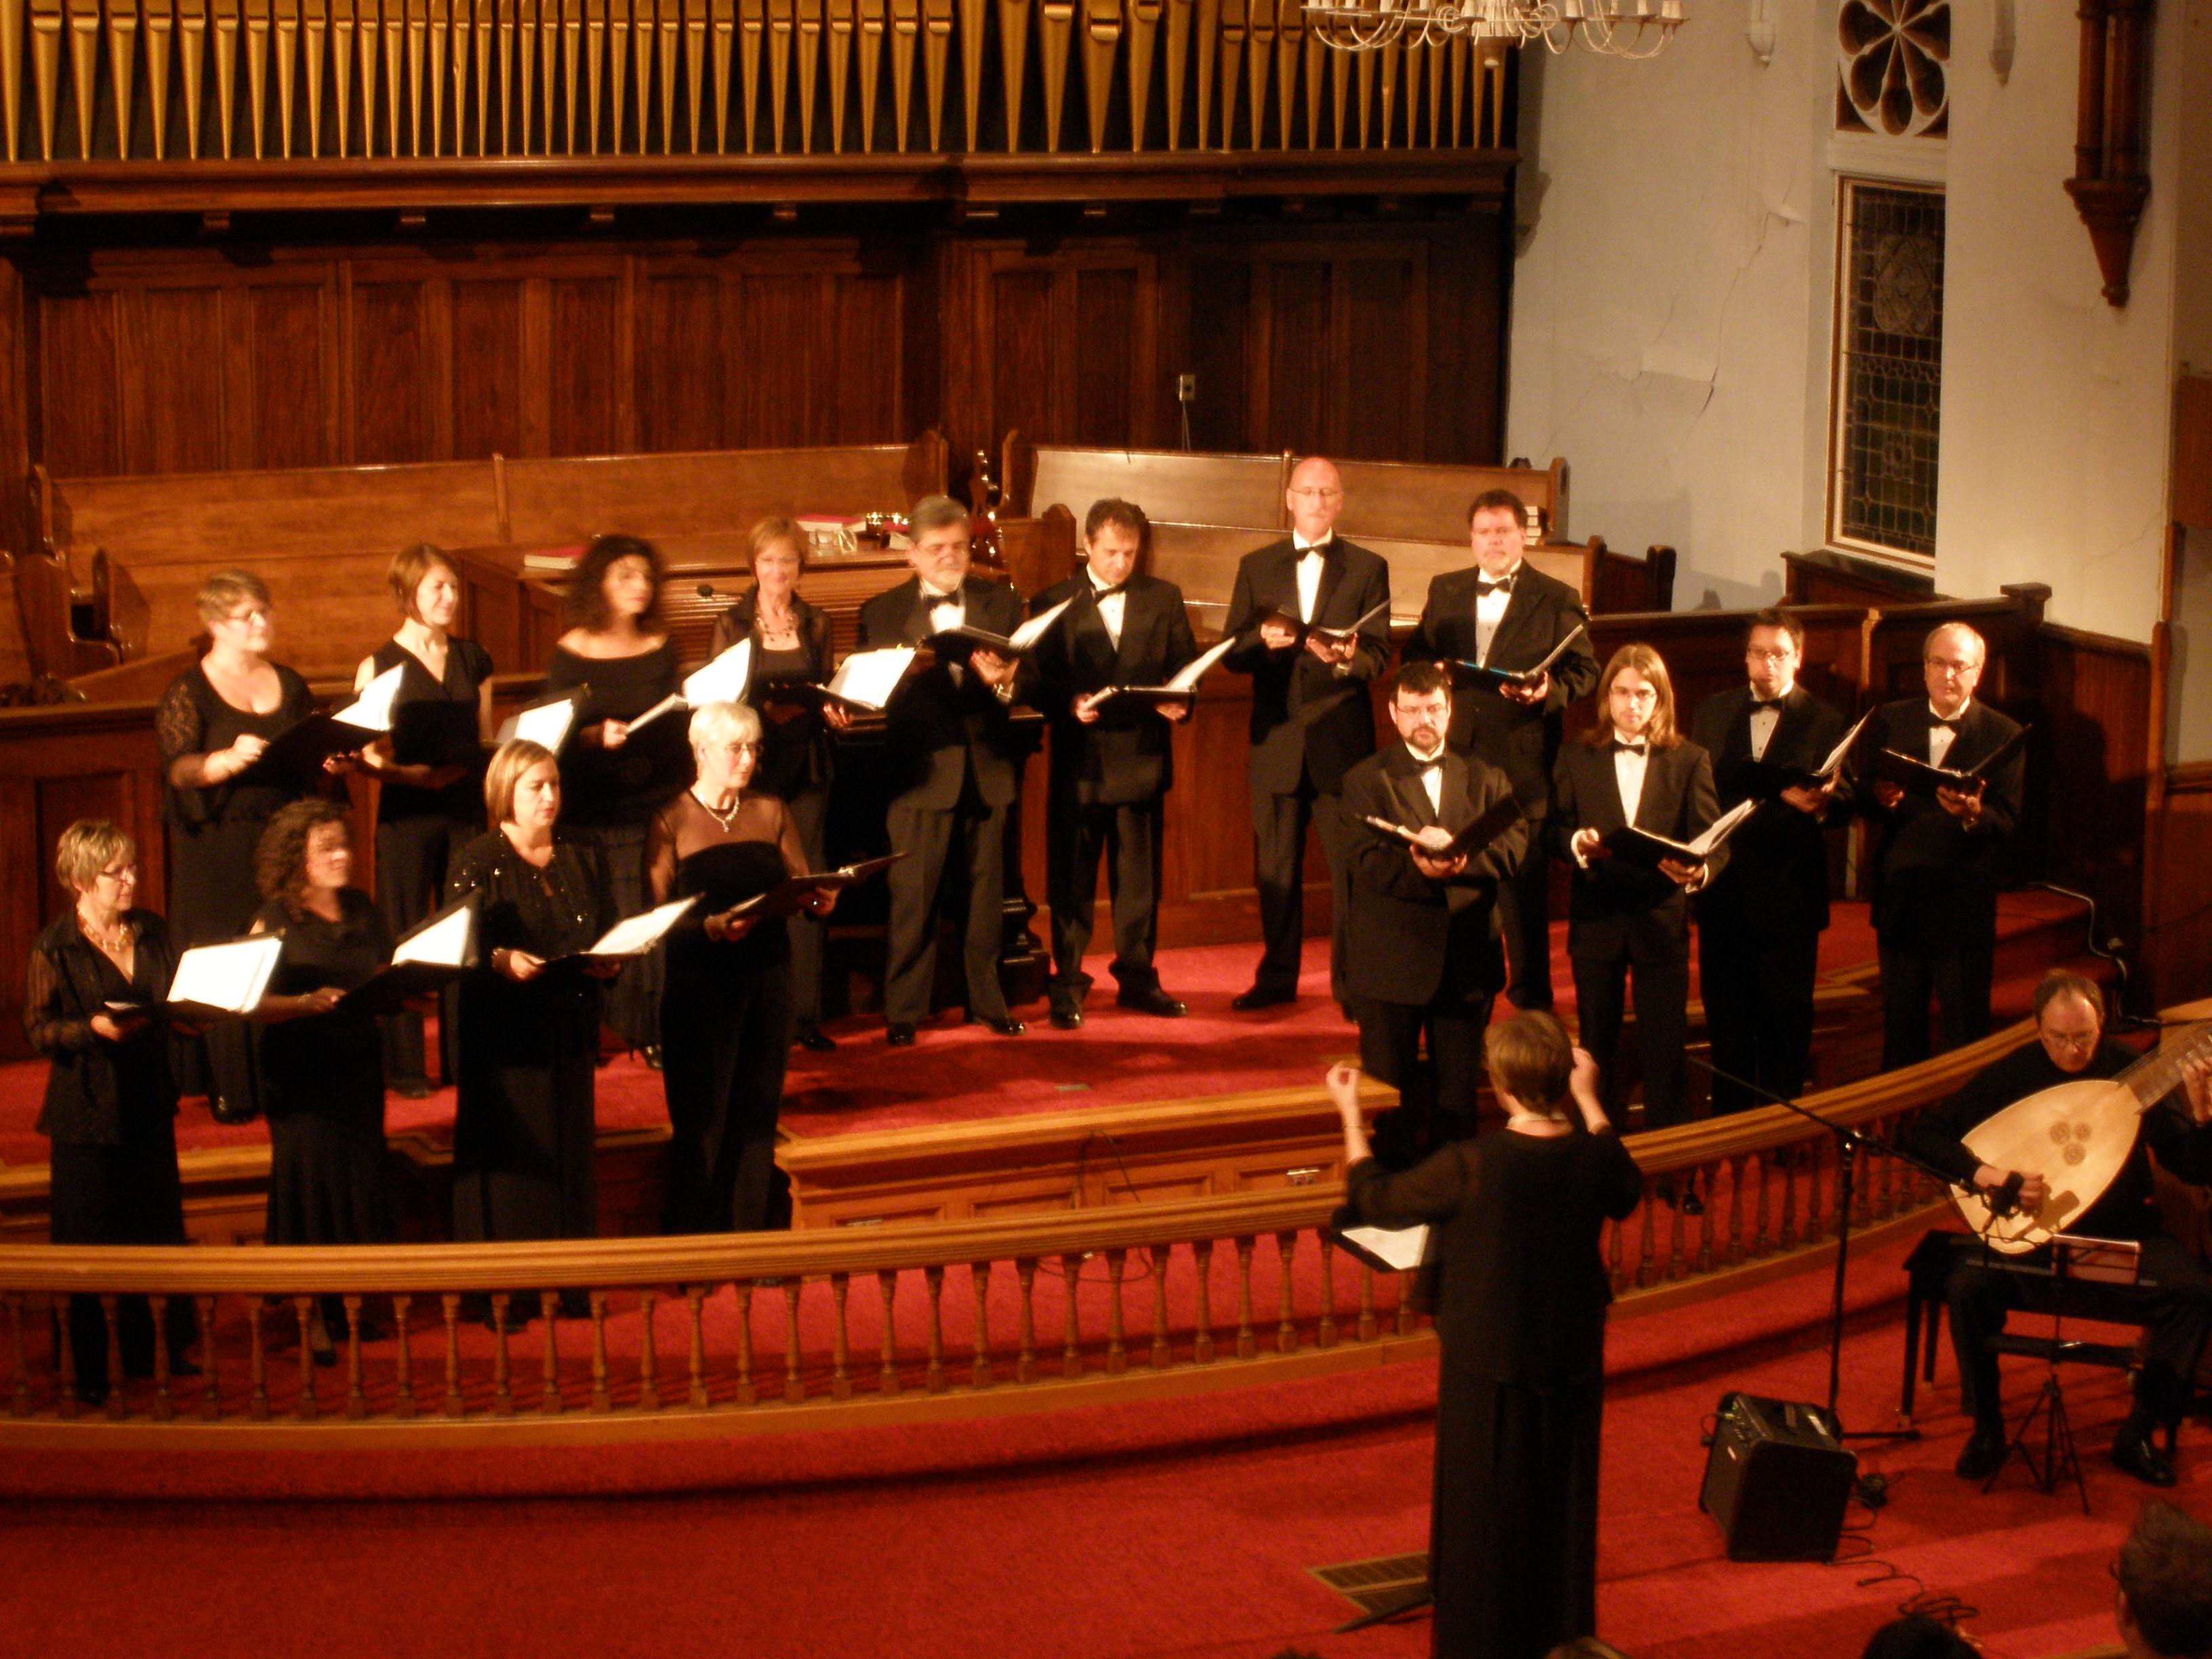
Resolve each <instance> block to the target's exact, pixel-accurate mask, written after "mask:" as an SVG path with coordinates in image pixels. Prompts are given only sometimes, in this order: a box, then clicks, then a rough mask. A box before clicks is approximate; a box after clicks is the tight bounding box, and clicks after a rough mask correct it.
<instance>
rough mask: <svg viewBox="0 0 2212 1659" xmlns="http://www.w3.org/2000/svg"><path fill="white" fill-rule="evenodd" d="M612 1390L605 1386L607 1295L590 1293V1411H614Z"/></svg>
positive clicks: (602, 1292)
mask: <svg viewBox="0 0 2212 1659" xmlns="http://www.w3.org/2000/svg"><path fill="white" fill-rule="evenodd" d="M614 1406H615V1396H614V1390H613V1389H610V1388H609V1387H608V1386H607V1293H606V1292H605V1291H592V1410H593V1411H595V1412H610V1411H612V1410H613V1409H614Z"/></svg>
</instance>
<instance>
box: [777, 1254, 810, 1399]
mask: <svg viewBox="0 0 2212 1659" xmlns="http://www.w3.org/2000/svg"><path fill="white" fill-rule="evenodd" d="M783 1397H784V1399H785V1401H787V1402H788V1403H789V1404H791V1405H793V1406H796V1405H798V1404H799V1401H803V1400H805V1398H806V1381H805V1378H804V1377H802V1376H799V1280H798V1279H785V1280H784V1281H783Z"/></svg>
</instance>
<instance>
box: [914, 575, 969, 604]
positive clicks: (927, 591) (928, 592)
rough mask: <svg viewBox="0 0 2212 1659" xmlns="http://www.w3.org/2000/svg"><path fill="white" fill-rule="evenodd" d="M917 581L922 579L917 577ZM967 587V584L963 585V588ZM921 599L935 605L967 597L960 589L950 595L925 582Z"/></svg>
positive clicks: (955, 589) (954, 590)
mask: <svg viewBox="0 0 2212 1659" xmlns="http://www.w3.org/2000/svg"><path fill="white" fill-rule="evenodd" d="M915 580H921V579H920V578H919V577H917V578H915ZM966 585H967V584H966V583H964V582H963V583H962V584H961V586H963V587H964V586H966ZM921 597H922V598H924V599H927V600H929V601H930V602H931V603H933V604H942V603H944V602H945V600H947V599H962V598H964V597H965V595H963V593H962V592H961V591H960V588H958V587H956V588H954V589H953V590H952V591H951V592H950V593H940V592H938V591H937V590H936V589H935V588H933V587H932V586H930V585H929V584H928V583H927V582H926V581H925V582H922V584H921Z"/></svg>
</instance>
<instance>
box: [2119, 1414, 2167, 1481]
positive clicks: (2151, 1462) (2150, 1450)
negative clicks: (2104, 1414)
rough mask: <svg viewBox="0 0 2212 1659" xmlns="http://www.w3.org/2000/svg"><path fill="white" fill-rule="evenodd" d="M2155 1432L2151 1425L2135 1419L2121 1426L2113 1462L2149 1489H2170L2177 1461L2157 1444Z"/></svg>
mask: <svg viewBox="0 0 2212 1659" xmlns="http://www.w3.org/2000/svg"><path fill="white" fill-rule="evenodd" d="M2152 1432H2153V1431H2152V1429H2151V1426H2150V1425H2148V1423H2141V1424H2139V1423H2137V1422H2136V1421H2135V1420H2134V1419H2129V1420H2128V1421H2127V1422H2125V1423H2123V1424H2121V1425H2120V1431H2119V1434H2118V1436H2117V1437H2115V1438H2114V1439H2113V1441H2112V1462H2115V1463H2117V1464H2118V1465H2119V1467H2120V1468H2122V1469H2123V1470H2124V1471H2125V1472H2126V1473H2128V1474H2131V1475H2133V1476H2135V1478H2136V1480H2140V1481H2142V1483H2143V1485H2145V1486H2172V1484H2173V1481H2174V1474H2173V1460H2172V1458H2170V1457H2168V1456H2167V1455H2166V1454H2165V1453H2164V1452H2162V1451H2160V1449H2158V1447H2157V1446H2156V1445H2155V1444H2154V1443H2153V1442H2152V1440H2151V1434H2152Z"/></svg>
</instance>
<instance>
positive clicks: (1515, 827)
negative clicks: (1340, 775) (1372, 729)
mask: <svg viewBox="0 0 2212 1659" xmlns="http://www.w3.org/2000/svg"><path fill="white" fill-rule="evenodd" d="M1419 774H1420V763H1419V762H1418V761H1416V760H1415V759H1414V758H1413V751H1412V750H1409V749H1407V747H1406V745H1405V744H1402V743H1394V744H1391V745H1390V746H1389V748H1388V749H1385V750H1383V751H1382V752H1381V753H1380V754H1376V755H1370V756H1369V757H1367V758H1366V759H1365V760H1364V761H1362V762H1360V763H1359V764H1358V765H1357V766H1355V767H1353V768H1352V769H1351V770H1350V771H1349V772H1347V773H1346V774H1345V775H1344V810H1345V816H1346V817H1347V818H1349V819H1350V820H1351V824H1350V829H1351V836H1352V840H1351V848H1352V854H1351V859H1350V864H1351V870H1352V910H1351V915H1350V916H1349V917H1348V918H1347V919H1346V934H1345V950H1346V966H1345V973H1346V981H1347V984H1348V987H1349V988H1350V990H1351V992H1352V994H1353V995H1354V996H1358V997H1372V998H1375V999H1376V1000H1380V1001H1383V1002H1401V1003H1408V1004H1411V1005H1413V1006H1424V1005H1425V1004H1427V1003H1429V1002H1430V1001H1431V1000H1434V999H1435V997H1436V996H1437V994H1438V993H1439V992H1449V993H1450V994H1454V995H1458V996H1473V995H1474V994H1493V993H1495V992H1497V991H1498V989H1499V988H1500V987H1503V986H1504V983H1505V958H1504V955H1503V954H1502V953H1501V952H1500V951H1499V949H1498V916H1497V911H1496V909H1495V908H1494V906H1495V901H1496V899H1497V895H1498V882H1499V881H1501V880H1503V879H1504V878H1505V877H1507V876H1509V875H1510V874H1511V873H1512V872H1514V871H1515V870H1516V869H1518V868H1519V867H1520V866H1521V861H1522V859H1523V858H1524V857H1526V856H1527V854H1528V820H1527V819H1526V818H1516V819H1515V820H1514V822H1513V823H1512V824H1511V825H1510V826H1509V827H1508V828H1507V829H1505V830H1504V832H1502V833H1501V834H1500V835H1498V836H1497V838H1496V839H1494V840H1493V841H1492V842H1491V843H1490V844H1489V845H1488V846H1487V847H1483V848H1477V849H1476V850H1475V851H1474V852H1473V853H1472V854H1469V855H1468V862H1467V869H1466V870H1465V871H1464V872H1462V873H1461V874H1459V875H1457V876H1455V877H1453V878H1451V879H1450V880H1449V881H1431V879H1430V878H1428V877H1426V876H1425V875H1423V874H1422V873H1421V872H1419V870H1417V869H1415V868H1414V867H1413V855H1412V854H1411V853H1410V852H1409V851H1408V850H1407V846H1406V843H1405V842H1401V841H1400V840H1399V839H1398V838H1397V837H1396V836H1389V835H1385V834H1384V833H1383V831H1381V830H1380V829H1376V828H1375V827H1374V826H1373V825H1372V824H1370V823H1367V822H1365V820H1366V818H1368V817H1378V818H1388V819H1389V821H1390V822H1391V823H1402V824H1404V825H1405V826H1406V827H1407V828H1408V829H1424V828H1425V827H1427V826H1428V825H1430V824H1432V823H1434V824H1441V825H1442V826H1443V828H1444V829H1449V830H1451V831H1453V832H1454V833H1457V832H1458V831H1459V830H1461V829H1465V828H1466V827H1467V826H1468V824H1470V823H1474V821H1475V819H1477V818H1479V817H1481V816H1482V815H1483V814H1484V813H1485V812H1486V811H1490V809H1491V808H1492V807H1493V806H1495V805H1497V804H1498V802H1499V801H1501V800H1504V799H1506V798H1507V797H1508V796H1510V795H1511V794H1512V793H1513V786H1512V785H1511V784H1510V783H1509V782H1508V781H1506V777H1505V775H1504V773H1503V772H1500V771H1499V770H1498V769H1497V768H1496V767H1494V766H1492V765H1490V764H1489V763H1486V762H1485V761H1483V760H1480V759H1479V758H1478V757H1475V756H1474V755H1470V754H1468V752H1467V751H1466V750H1463V749H1454V748H1452V747H1451V746H1450V745H1449V744H1446V745H1445V748H1444V752H1443V784H1442V788H1441V789H1440V791H1439V795H1440V799H1441V800H1442V806H1443V810H1442V811H1431V810H1430V807H1429V792H1428V791H1427V790H1426V789H1425V788H1424V787H1422V785H1421V781H1420V776H1419Z"/></svg>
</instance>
